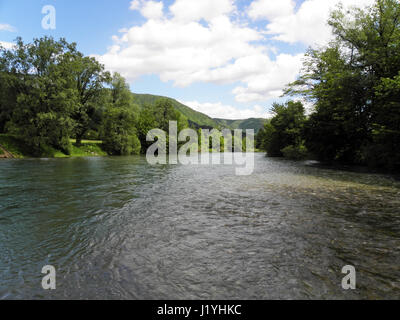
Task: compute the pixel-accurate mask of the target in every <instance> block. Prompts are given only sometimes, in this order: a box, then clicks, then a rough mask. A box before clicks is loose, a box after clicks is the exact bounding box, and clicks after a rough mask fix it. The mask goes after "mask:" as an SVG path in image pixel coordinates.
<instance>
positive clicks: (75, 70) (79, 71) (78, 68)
mask: <svg viewBox="0 0 400 320" xmlns="http://www.w3.org/2000/svg"><path fill="white" fill-rule="evenodd" d="M63 62H64V63H63V67H64V68H65V69H66V76H67V77H68V78H69V81H70V82H71V86H72V87H73V88H74V89H75V90H76V94H77V100H78V103H77V104H76V105H75V108H74V111H73V113H72V119H73V120H74V121H75V127H74V135H75V138H76V144H77V145H78V146H79V145H80V144H81V141H82V139H83V138H84V136H85V134H86V133H87V132H88V131H89V130H90V129H93V128H96V127H97V126H98V125H99V121H98V118H99V117H98V114H99V112H101V110H100V109H101V108H102V106H101V105H100V102H101V101H102V99H101V95H102V94H103V93H104V90H103V88H104V85H105V84H107V83H109V82H110V74H109V73H108V72H105V71H104V66H103V65H101V64H100V63H99V62H97V61H96V59H95V58H92V57H85V56H83V54H82V53H80V52H78V51H73V52H70V53H68V54H66V55H65V56H64V59H63Z"/></svg>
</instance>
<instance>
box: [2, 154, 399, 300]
mask: <svg viewBox="0 0 400 320" xmlns="http://www.w3.org/2000/svg"><path fill="white" fill-rule="evenodd" d="M399 207H400V182H398V181H396V180H395V179H393V178H391V177H390V176H386V175H381V174H366V173H357V172H351V171H341V170H332V169H330V168H323V167H319V166H316V165H314V164H312V163H309V162H299V163H296V162H291V161H285V160H280V159H268V158H266V157H265V156H264V155H263V154H256V155H255V170H254V172H253V174H252V175H250V176H236V175H235V171H234V168H233V167H232V166H229V165H214V166H211V165H210V166H201V165H199V166H193V165H190V166H184V165H159V166H150V165H148V164H147V162H146V159H145V157H142V156H137V157H104V158H76V159H32V160H31V159H25V160H1V161H0V299H21V298H23V299H43V298H45V299H399V298H400V210H399ZM45 265H52V266H54V267H55V268H56V272H57V273H56V284H57V289H56V290H52V291H45V290H43V289H42V287H41V280H42V277H43V276H44V275H43V274H41V270H42V267H43V266H45ZM345 265H353V266H354V267H355V268H356V272H357V279H356V281H357V289H356V290H343V288H342V285H341V282H342V278H343V277H344V276H345V274H342V273H341V271H342V267H343V266H345Z"/></svg>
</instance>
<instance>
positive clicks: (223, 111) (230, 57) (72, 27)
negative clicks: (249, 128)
mask: <svg viewBox="0 0 400 320" xmlns="http://www.w3.org/2000/svg"><path fill="white" fill-rule="evenodd" d="M338 2H339V0H280V1H277V0H254V1H245V0H237V1H234V0H201V1H199V0H168V1H159V0H154V1H149V0H114V1H112V0H84V1H78V0H0V43H2V45H3V46H6V47H9V46H10V43H11V42H12V41H13V40H14V39H15V38H16V37H17V36H21V37H22V38H23V39H24V40H25V41H30V40H32V39H33V38H35V37H41V36H43V35H51V36H53V37H55V38H60V37H65V38H66V39H67V40H68V41H70V42H77V44H78V48H79V49H80V50H81V51H82V52H83V53H85V54H87V55H94V56H96V58H98V59H99V60H100V61H101V62H102V63H103V64H104V65H105V66H106V68H107V69H108V70H110V71H117V72H120V73H121V74H123V75H124V76H125V77H126V78H127V79H128V81H129V83H130V85H131V89H132V91H133V92H137V93H151V94H158V95H164V96H169V97H173V98H175V99H178V100H179V101H181V102H183V103H186V104H187V105H189V106H190V107H192V108H194V109H196V110H199V111H201V112H204V113H206V114H208V115H210V116H212V117H223V118H230V119H241V118H248V117H267V116H268V115H269V108H270V106H271V104H272V103H273V102H274V101H281V100H282V99H280V98H279V96H280V95H281V93H282V89H283V88H284V86H285V84H286V83H288V82H291V81H293V80H295V79H296V76H297V75H298V72H299V70H300V67H301V63H302V58H303V55H304V52H305V51H306V49H307V47H309V46H314V45H316V44H318V45H321V44H324V43H326V42H327V41H329V39H330V38H331V34H330V30H329V28H328V27H327V26H326V19H327V17H328V16H329V11H330V9H331V8H333V7H334V6H335V5H336V4H337V3H338ZM342 2H343V3H344V4H345V5H353V4H357V5H364V4H370V3H371V2H372V0H343V1H342ZM46 5H52V6H54V8H55V10H56V29H55V30H45V29H43V28H42V19H43V18H44V17H45V15H44V14H42V8H43V7H44V6H46Z"/></svg>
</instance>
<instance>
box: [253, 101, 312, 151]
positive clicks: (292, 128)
mask: <svg viewBox="0 0 400 320" xmlns="http://www.w3.org/2000/svg"><path fill="white" fill-rule="evenodd" d="M272 112H273V113H274V114H275V116H274V117H273V118H272V119H271V120H270V121H268V122H267V123H266V124H265V125H264V128H263V130H261V131H260V133H259V135H260V136H261V137H262V138H263V141H262V142H259V145H260V146H261V147H262V148H263V149H264V150H265V151H266V152H267V154H268V156H270V157H282V156H283V155H284V154H283V150H284V149H285V148H287V147H289V146H291V147H292V148H295V149H296V148H297V149H298V150H300V149H301V150H303V148H302V145H303V138H302V133H303V127H304V123H305V120H306V117H305V114H304V112H305V110H304V107H303V104H302V103H301V102H294V101H288V102H287V103H285V104H278V103H275V104H274V105H273V108H272ZM258 139H260V137H259V138H258Z"/></svg>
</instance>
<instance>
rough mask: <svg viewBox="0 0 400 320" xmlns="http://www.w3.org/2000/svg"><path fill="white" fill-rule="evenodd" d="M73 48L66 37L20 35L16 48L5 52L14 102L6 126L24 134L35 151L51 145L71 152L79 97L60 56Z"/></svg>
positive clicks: (11, 130) (19, 134)
mask: <svg viewBox="0 0 400 320" xmlns="http://www.w3.org/2000/svg"><path fill="white" fill-rule="evenodd" d="M73 50H74V45H70V44H68V43H67V42H66V41H65V40H64V39H61V40H60V41H58V42H56V41H54V39H52V38H48V37H44V38H42V39H35V40H34V41H33V43H31V44H24V43H23V41H22V39H20V38H19V39H17V43H16V47H15V49H14V50H7V51H3V52H2V58H3V59H6V61H7V64H8V65H7V67H6V69H7V70H6V78H8V81H7V86H8V92H7V94H9V93H10V95H8V98H9V99H11V100H12V101H11V102H10V105H12V106H13V110H12V113H11V116H10V117H9V118H10V119H9V121H8V122H7V125H6V128H5V129H6V130H7V131H8V132H10V133H12V134H15V135H17V136H19V137H20V138H22V139H23V140H24V141H25V142H26V143H27V144H28V145H29V146H30V147H31V149H32V150H31V151H32V152H33V153H34V154H37V155H39V154H41V153H43V152H45V151H46V150H48V147H53V148H57V149H60V150H63V151H65V152H66V153H68V152H69V147H70V143H69V136H70V133H71V131H72V129H73V121H72V119H71V117H70V114H71V111H72V110H73V108H74V106H75V104H76V102H77V101H76V99H75V94H74V91H73V89H71V88H70V87H69V86H68V81H67V79H65V78H64V77H63V72H62V69H61V68H60V60H61V59H62V57H63V55H64V54H65V53H66V52H71V51H73ZM3 75H4V74H3ZM3 115H4V112H3ZM7 120H8V119H7Z"/></svg>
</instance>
